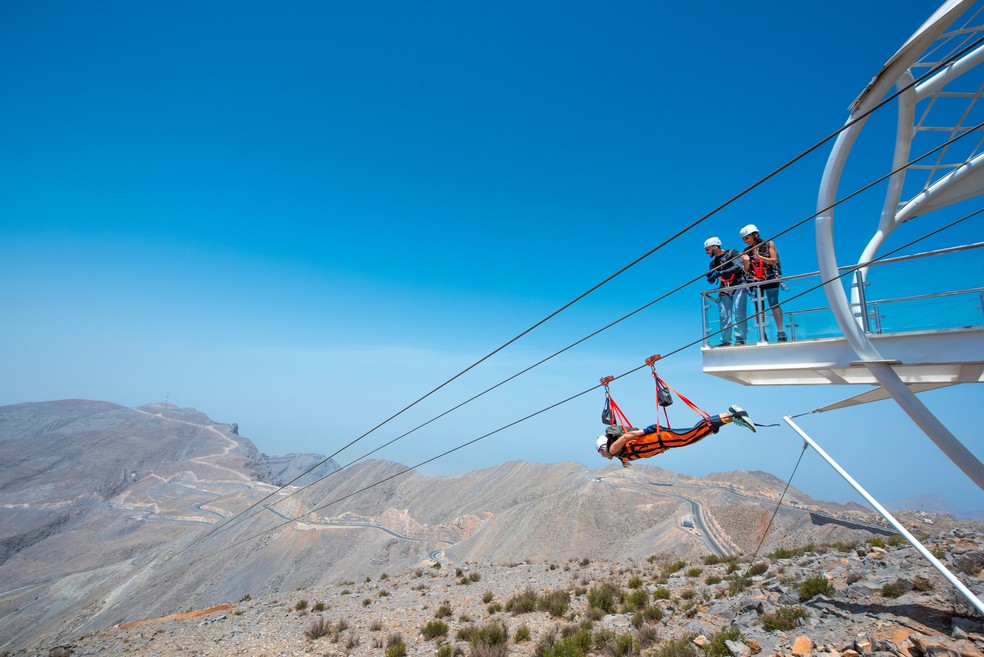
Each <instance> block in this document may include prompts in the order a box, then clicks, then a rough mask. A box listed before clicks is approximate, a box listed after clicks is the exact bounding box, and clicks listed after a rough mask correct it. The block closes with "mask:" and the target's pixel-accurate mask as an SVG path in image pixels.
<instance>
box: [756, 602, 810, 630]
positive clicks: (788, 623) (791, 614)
mask: <svg viewBox="0 0 984 657" xmlns="http://www.w3.org/2000/svg"><path fill="white" fill-rule="evenodd" d="M804 620H806V610H805V609H803V608H802V607H786V606H781V607H779V608H778V609H777V610H776V611H775V612H773V613H771V614H765V615H764V616H762V627H764V628H765V629H766V630H768V631H769V632H772V631H773V630H782V631H783V632H788V631H789V630H793V629H796V628H797V627H799V626H800V625H801V624H802V621H804Z"/></svg>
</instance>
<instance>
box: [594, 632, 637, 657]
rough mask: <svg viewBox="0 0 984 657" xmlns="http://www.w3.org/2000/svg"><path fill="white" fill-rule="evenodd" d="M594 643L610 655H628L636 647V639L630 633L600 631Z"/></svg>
mask: <svg viewBox="0 0 984 657" xmlns="http://www.w3.org/2000/svg"><path fill="white" fill-rule="evenodd" d="M594 643H595V647H597V648H598V649H600V650H601V651H602V652H603V653H605V654H606V655H609V656H610V657H628V656H629V655H631V654H632V653H633V652H634V651H635V648H636V643H635V640H634V639H633V638H632V635H631V634H628V633H623V634H616V633H614V632H599V633H598V634H597V635H596V636H595V641H594Z"/></svg>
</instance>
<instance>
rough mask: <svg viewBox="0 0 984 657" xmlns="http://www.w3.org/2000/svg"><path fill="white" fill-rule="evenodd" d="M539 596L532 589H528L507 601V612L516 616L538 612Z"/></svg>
mask: <svg viewBox="0 0 984 657" xmlns="http://www.w3.org/2000/svg"><path fill="white" fill-rule="evenodd" d="M538 597H539V596H537V594H536V591H534V590H533V589H532V588H527V589H526V590H524V591H523V592H522V593H520V594H519V595H514V596H513V597H511V598H509V600H507V601H506V611H508V612H509V613H511V614H513V615H514V616H515V615H518V614H529V613H531V612H534V611H536V602H537V599H538Z"/></svg>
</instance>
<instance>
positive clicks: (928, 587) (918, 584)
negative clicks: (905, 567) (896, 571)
mask: <svg viewBox="0 0 984 657" xmlns="http://www.w3.org/2000/svg"><path fill="white" fill-rule="evenodd" d="M912 588H913V589H915V590H916V591H924V592H925V591H932V590H933V583H932V582H930V581H929V580H928V579H926V578H925V577H916V578H915V579H913V580H912Z"/></svg>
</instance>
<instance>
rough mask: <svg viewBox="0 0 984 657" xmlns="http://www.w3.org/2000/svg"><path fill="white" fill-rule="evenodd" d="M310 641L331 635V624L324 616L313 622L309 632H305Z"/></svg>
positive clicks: (309, 626)
mask: <svg viewBox="0 0 984 657" xmlns="http://www.w3.org/2000/svg"><path fill="white" fill-rule="evenodd" d="M304 634H306V635H307V637H308V638H309V639H312V640H314V639H320V638H321V637H323V636H326V635H328V634H331V623H329V622H328V621H327V620H325V617H324V616H319V617H318V618H316V619H314V620H313V621H311V624H310V625H308V628H307V631H306V632H304Z"/></svg>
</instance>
